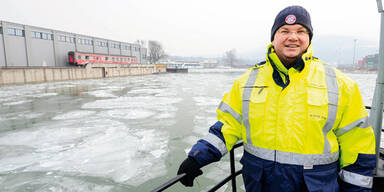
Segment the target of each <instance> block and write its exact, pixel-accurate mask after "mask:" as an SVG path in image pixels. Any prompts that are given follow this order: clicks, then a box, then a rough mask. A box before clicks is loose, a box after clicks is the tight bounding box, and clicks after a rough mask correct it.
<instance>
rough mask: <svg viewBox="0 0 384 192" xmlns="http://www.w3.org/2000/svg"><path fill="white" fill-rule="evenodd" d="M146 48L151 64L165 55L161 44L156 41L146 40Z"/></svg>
mask: <svg viewBox="0 0 384 192" xmlns="http://www.w3.org/2000/svg"><path fill="white" fill-rule="evenodd" d="M148 49H149V62H150V63H151V64H154V63H156V62H157V61H159V60H160V59H162V58H165V57H167V55H166V54H165V52H164V49H163V46H162V45H161V44H160V43H159V42H157V41H152V40H150V41H148Z"/></svg>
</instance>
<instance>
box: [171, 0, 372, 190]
mask: <svg viewBox="0 0 384 192" xmlns="http://www.w3.org/2000/svg"><path fill="white" fill-rule="evenodd" d="M312 36H313V30H312V25H311V19H310V16H309V13H308V12H307V11H306V10H305V9H304V8H303V7H300V6H290V7H287V8H285V9H283V10H282V11H281V12H280V13H279V14H278V15H277V16H276V19H275V22H274V24H273V27H272V31H271V41H272V43H271V44H270V45H269V46H268V51H267V57H266V61H265V62H263V63H260V64H259V65H258V66H256V67H254V68H252V69H250V70H249V71H248V72H246V73H245V74H243V75H242V76H241V77H239V78H238V79H237V80H236V81H235V83H234V85H233V87H232V89H231V91H230V92H229V93H227V94H225V95H224V98H223V100H222V102H221V103H220V105H219V107H218V109H217V118H218V121H217V122H216V123H215V124H214V125H213V126H211V127H210V129H209V134H208V135H207V136H206V137H205V138H203V139H201V140H199V141H198V142H197V143H196V144H195V145H194V146H193V148H192V150H191V151H190V152H189V154H188V158H187V159H186V160H185V161H184V162H183V163H182V164H181V165H180V168H179V171H178V174H181V173H186V174H187V175H186V177H184V178H183V180H181V182H182V183H183V184H184V185H186V186H192V185H193V180H194V179H195V177H197V176H199V175H201V174H202V171H201V170H200V168H201V167H203V166H205V165H207V164H209V163H211V162H214V161H218V160H220V158H221V157H222V156H223V155H224V154H226V153H227V152H228V151H230V150H231V149H232V147H233V145H234V144H236V142H237V141H239V140H243V141H244V155H243V157H242V159H241V161H240V162H241V163H242V164H243V179H244V184H245V188H246V190H247V191H327V192H330V191H339V190H341V191H371V187H372V180H373V178H372V175H373V169H374V167H375V138H374V133H373V130H372V127H371V126H369V125H368V117H367V112H366V110H365V107H364V104H363V101H362V98H361V95H360V92H359V89H358V87H357V84H356V83H355V82H354V81H353V80H351V79H350V78H348V77H347V76H345V75H344V74H343V73H341V72H340V71H338V70H336V69H334V68H333V67H331V66H329V65H326V64H324V63H323V62H321V61H320V60H318V59H317V58H315V57H313V56H312V47H311V43H310V42H311V39H312Z"/></svg>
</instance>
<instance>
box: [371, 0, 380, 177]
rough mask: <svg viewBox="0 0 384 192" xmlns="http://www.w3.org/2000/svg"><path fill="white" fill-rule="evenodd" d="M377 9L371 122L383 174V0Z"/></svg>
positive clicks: (378, 166) (377, 159) (377, 160)
mask: <svg viewBox="0 0 384 192" xmlns="http://www.w3.org/2000/svg"><path fill="white" fill-rule="evenodd" d="M376 2H377V9H378V11H379V13H380V17H381V24H380V25H381V29H380V48H379V66H378V73H377V79H376V87H375V93H374V96H373V99H372V109H371V111H370V114H369V119H370V124H371V125H372V127H373V129H374V131H375V137H376V163H377V165H376V175H377V176H383V175H384V171H383V168H382V167H381V166H380V164H382V163H383V162H382V160H381V159H380V139H381V126H382V118H383V90H384V10H383V4H382V2H381V0H376Z"/></svg>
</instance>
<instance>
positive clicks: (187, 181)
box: [177, 157, 203, 187]
mask: <svg viewBox="0 0 384 192" xmlns="http://www.w3.org/2000/svg"><path fill="white" fill-rule="evenodd" d="M200 168H201V166H200V165H199V163H197V161H196V160H195V159H194V158H192V157H188V158H187V159H185V160H184V161H183V163H181V165H180V167H179V170H178V171H177V174H178V175H180V174H182V173H186V174H187V175H185V176H184V177H183V178H182V179H181V180H180V182H181V183H182V184H183V185H184V186H187V187H192V186H193V180H195V178H196V177H197V176H199V175H201V174H203V172H202V171H201V170H200Z"/></svg>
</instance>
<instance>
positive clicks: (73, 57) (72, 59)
mask: <svg viewBox="0 0 384 192" xmlns="http://www.w3.org/2000/svg"><path fill="white" fill-rule="evenodd" d="M68 63H69V64H70V65H76V66H85V65H87V64H96V63H97V64H138V62H137V57H129V56H117V55H102V54H94V53H81V52H74V51H70V52H68Z"/></svg>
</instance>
